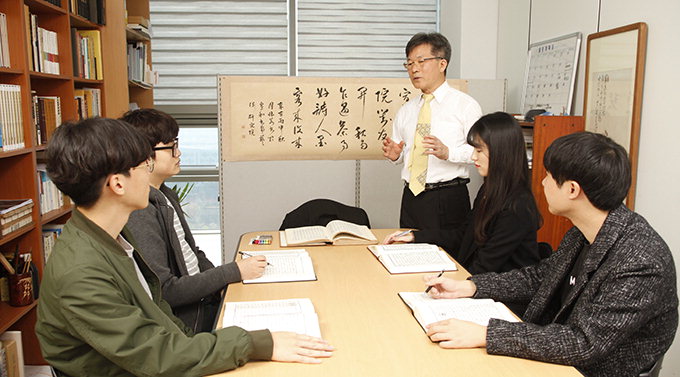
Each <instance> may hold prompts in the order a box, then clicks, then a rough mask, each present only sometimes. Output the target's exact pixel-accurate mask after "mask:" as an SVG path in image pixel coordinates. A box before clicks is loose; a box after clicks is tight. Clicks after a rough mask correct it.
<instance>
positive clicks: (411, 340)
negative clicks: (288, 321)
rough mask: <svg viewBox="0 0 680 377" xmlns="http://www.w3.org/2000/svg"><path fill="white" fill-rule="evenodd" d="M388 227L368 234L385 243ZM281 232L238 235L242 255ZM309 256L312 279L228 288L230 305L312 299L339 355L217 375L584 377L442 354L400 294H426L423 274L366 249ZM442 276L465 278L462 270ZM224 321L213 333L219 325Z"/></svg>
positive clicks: (565, 370) (547, 367)
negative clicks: (393, 271) (397, 269)
mask: <svg viewBox="0 0 680 377" xmlns="http://www.w3.org/2000/svg"><path fill="white" fill-rule="evenodd" d="M392 231H394V230H393V229H373V233H375V235H376V237H378V239H379V240H382V239H383V238H384V237H385V236H386V235H387V234H389V233H391V232H392ZM263 234H271V235H273V236H274V240H273V242H272V245H267V246H264V245H249V244H248V243H249V241H250V239H251V238H253V237H255V236H256V235H263ZM279 248H280V247H279V237H278V231H269V232H252V233H246V234H244V235H243V236H241V241H240V244H239V250H243V251H246V250H251V251H263V250H275V249H279ZM304 248H305V249H306V250H307V251H308V252H309V254H310V256H311V257H312V261H313V264H314V270H315V271H316V275H317V278H318V280H317V281H310V282H288V283H269V284H248V285H244V284H242V283H234V284H230V285H229V287H228V289H227V293H226V300H227V301H256V300H275V299H287V298H309V299H311V300H312V303H313V304H314V308H315V310H316V312H317V314H318V316H319V324H320V326H321V334H322V336H323V338H324V339H326V340H328V341H329V342H330V343H331V344H332V345H333V346H334V347H335V348H336V351H335V352H334V354H333V357H331V358H329V359H322V360H323V361H322V363H321V364H319V365H307V364H294V363H277V362H249V363H247V364H246V365H245V366H243V367H241V368H238V369H236V370H234V371H230V372H228V374H227V373H223V374H218V375H224V376H228V375H238V376H258V377H266V376H276V377H282V376H284V377H285V376H291V377H293V376H294V377H304V376H323V377H334V376H338V377H340V376H342V377H347V376H361V377H364V376H409V377H419V376H434V377H438V376H454V375H455V376H475V377H482V376H507V377H511V376H517V377H520V376H522V377H525V376H551V377H561V376H581V374H580V373H578V372H577V371H576V369H574V368H572V367H567V366H562V365H556V364H549V363H543V362H539V361H533V360H525V359H518V358H513V357H507V356H496V355H489V354H487V353H486V351H485V350H484V349H462V350H451V349H448V350H447V349H442V348H440V347H439V346H437V344H435V343H432V342H431V341H430V339H429V338H428V337H427V336H426V335H425V332H424V331H423V329H422V328H421V327H420V325H419V324H418V322H417V321H416V319H415V318H414V317H413V315H412V313H411V311H410V309H409V308H408V307H407V306H406V305H405V304H404V303H403V302H402V301H401V299H400V298H399V297H398V296H397V292H402V291H420V290H423V289H424V287H425V286H424V283H423V280H422V276H423V275H424V274H403V275H390V274H389V273H388V272H387V270H386V269H385V268H384V267H383V265H382V264H381V263H380V262H379V261H378V260H377V259H376V258H375V257H374V256H373V254H371V252H370V251H369V250H368V249H367V248H366V246H313V247H309V246H307V247H304ZM458 269H459V270H458V271H452V272H446V273H445V275H444V276H448V277H452V278H455V279H465V278H467V277H468V276H469V273H468V272H467V271H465V270H464V269H463V268H462V267H461V266H458ZM221 318H222V315H221V313H220V317H219V318H218V323H217V327H218V328H220V327H222V319H221Z"/></svg>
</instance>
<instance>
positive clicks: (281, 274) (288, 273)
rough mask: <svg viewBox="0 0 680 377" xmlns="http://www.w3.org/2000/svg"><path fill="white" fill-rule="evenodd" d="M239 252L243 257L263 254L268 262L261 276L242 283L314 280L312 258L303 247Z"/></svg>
mask: <svg viewBox="0 0 680 377" xmlns="http://www.w3.org/2000/svg"><path fill="white" fill-rule="evenodd" d="M240 253H242V255H243V258H249V257H251V256H255V255H264V256H265V257H266V258H267V263H268V265H267V266H266V267H265V268H264V274H263V275H262V276H260V277H259V278H257V279H250V280H244V281H243V284H250V283H277V282H284V281H309V280H316V273H315V272H314V265H313V264H312V258H311V257H310V256H309V253H308V252H307V250H305V249H286V250H267V251H242V252H240Z"/></svg>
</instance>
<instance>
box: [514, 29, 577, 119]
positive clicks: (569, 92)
mask: <svg viewBox="0 0 680 377" xmlns="http://www.w3.org/2000/svg"><path fill="white" fill-rule="evenodd" d="M580 49H581V33H572V34H568V35H564V36H561V37H557V38H553V39H550V40H547V41H543V42H538V43H534V44H532V45H531V46H529V52H528V56H527V66H526V70H525V72H524V88H523V93H522V114H525V113H526V112H527V111H529V110H531V109H544V110H546V111H549V112H551V113H553V114H554V115H569V114H571V111H572V100H573V97H574V83H575V79H576V68H577V66H578V58H579V51H580Z"/></svg>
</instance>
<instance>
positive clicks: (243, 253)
mask: <svg viewBox="0 0 680 377" xmlns="http://www.w3.org/2000/svg"><path fill="white" fill-rule="evenodd" d="M238 253H239V254H241V255H245V256H247V257H254V255H252V254H248V253H246V252H244V251H239V252H238ZM271 265H272V264H271V263H269V262H267V266H271Z"/></svg>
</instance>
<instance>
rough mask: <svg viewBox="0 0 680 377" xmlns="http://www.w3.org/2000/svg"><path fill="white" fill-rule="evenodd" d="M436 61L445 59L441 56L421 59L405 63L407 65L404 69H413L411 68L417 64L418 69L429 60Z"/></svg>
mask: <svg viewBox="0 0 680 377" xmlns="http://www.w3.org/2000/svg"><path fill="white" fill-rule="evenodd" d="M434 59H444V58H442V57H441V56H433V57H431V58H420V59H418V60H416V61H408V62H405V63H403V66H404V68H406V69H411V68H413V66H414V65H415V64H418V67H422V66H423V64H424V63H425V62H426V61H428V60H434Z"/></svg>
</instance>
